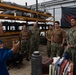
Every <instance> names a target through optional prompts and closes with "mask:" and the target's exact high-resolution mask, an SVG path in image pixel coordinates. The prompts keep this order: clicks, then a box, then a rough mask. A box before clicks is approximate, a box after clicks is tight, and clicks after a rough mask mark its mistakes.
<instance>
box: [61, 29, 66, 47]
mask: <svg viewBox="0 0 76 75" xmlns="http://www.w3.org/2000/svg"><path fill="white" fill-rule="evenodd" d="M65 38H66V33H65V32H64V31H63V30H62V43H61V47H63V46H64V43H65Z"/></svg>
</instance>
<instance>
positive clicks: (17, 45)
mask: <svg viewBox="0 0 76 75" xmlns="http://www.w3.org/2000/svg"><path fill="white" fill-rule="evenodd" d="M19 45H20V41H19V42H17V43H16V44H15V41H13V47H12V49H11V50H12V51H13V53H15V52H16V51H17V49H18V48H19Z"/></svg>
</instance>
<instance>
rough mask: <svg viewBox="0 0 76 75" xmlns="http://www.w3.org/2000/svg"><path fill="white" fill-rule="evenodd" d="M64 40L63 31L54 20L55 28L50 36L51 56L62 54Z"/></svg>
mask: <svg viewBox="0 0 76 75" xmlns="http://www.w3.org/2000/svg"><path fill="white" fill-rule="evenodd" d="M64 41H65V32H64V31H63V29H61V28H60V27H59V22H58V21H55V29H54V30H53V34H52V38H51V57H55V56H60V57H62V55H63V52H64V51H63V45H64Z"/></svg>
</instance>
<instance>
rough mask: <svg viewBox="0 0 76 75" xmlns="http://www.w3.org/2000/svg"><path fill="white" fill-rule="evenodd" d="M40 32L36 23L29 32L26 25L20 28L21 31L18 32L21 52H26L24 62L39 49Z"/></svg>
mask: <svg viewBox="0 0 76 75" xmlns="http://www.w3.org/2000/svg"><path fill="white" fill-rule="evenodd" d="M39 37H40V30H39V28H38V25H37V22H35V23H34V25H33V28H32V29H31V30H30V31H29V30H28V29H27V26H26V25H23V26H22V31H21V32H20V41H21V52H26V60H29V59H30V57H31V54H32V53H33V52H34V51H38V49H39V41H40V38H39Z"/></svg>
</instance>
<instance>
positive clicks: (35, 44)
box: [31, 28, 40, 54]
mask: <svg viewBox="0 0 76 75" xmlns="http://www.w3.org/2000/svg"><path fill="white" fill-rule="evenodd" d="M39 42H40V30H39V28H36V29H34V28H32V30H31V54H32V53H33V51H38V50H39Z"/></svg>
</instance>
